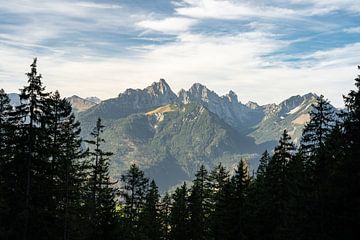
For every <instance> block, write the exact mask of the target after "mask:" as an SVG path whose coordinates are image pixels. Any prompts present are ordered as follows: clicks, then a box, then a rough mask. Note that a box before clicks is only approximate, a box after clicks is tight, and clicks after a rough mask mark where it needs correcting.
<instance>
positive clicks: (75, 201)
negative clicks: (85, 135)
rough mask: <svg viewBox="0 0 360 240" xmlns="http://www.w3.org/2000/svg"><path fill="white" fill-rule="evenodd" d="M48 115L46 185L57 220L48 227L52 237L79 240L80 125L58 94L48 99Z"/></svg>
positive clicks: (82, 178) (81, 190)
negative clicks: (48, 165) (47, 170)
mask: <svg viewBox="0 0 360 240" xmlns="http://www.w3.org/2000/svg"><path fill="white" fill-rule="evenodd" d="M47 113H48V115H49V117H48V118H47V121H46V126H47V128H46V130H47V133H48V136H49V137H50V139H51V142H49V144H51V150H50V154H51V155H50V164H51V171H50V174H49V178H50V180H49V184H51V186H52V189H51V192H50V193H51V194H52V196H53V197H52V199H53V201H54V206H53V210H52V211H53V215H54V216H56V217H57V218H56V220H55V222H56V224H51V225H50V226H48V228H49V229H54V228H55V229H54V230H53V231H52V232H53V235H54V236H61V239H64V240H66V239H70V238H75V237H76V238H79V237H80V236H81V235H84V231H81V230H80V228H79V226H81V225H83V224H81V223H83V218H84V209H83V205H84V204H83V194H84V183H85V181H86V170H87V168H86V166H85V165H84V161H83V157H84V155H85V152H84V151H83V150H82V148H81V143H82V140H81V138H80V136H79V135H80V123H79V122H78V121H76V120H75V116H74V114H73V113H72V108H71V105H70V103H69V102H68V101H67V100H66V99H62V98H61V97H60V94H59V93H58V92H57V91H56V92H55V93H54V94H52V95H51V96H50V98H49V99H47ZM59 226H62V227H61V228H60V227H59ZM56 230H57V231H56Z"/></svg>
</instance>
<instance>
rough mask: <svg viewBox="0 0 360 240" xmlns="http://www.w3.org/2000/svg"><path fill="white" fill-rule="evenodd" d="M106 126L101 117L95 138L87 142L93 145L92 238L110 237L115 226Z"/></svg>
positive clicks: (91, 173) (91, 174)
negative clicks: (104, 148) (103, 146)
mask: <svg viewBox="0 0 360 240" xmlns="http://www.w3.org/2000/svg"><path fill="white" fill-rule="evenodd" d="M104 128H105V126H104V125H102V123H101V119H100V118H99V119H98V120H97V122H96V126H95V128H94V129H93V131H92V132H91V136H92V137H93V139H94V140H87V141H86V142H87V143H88V144H89V145H90V146H91V150H90V152H89V154H90V156H91V163H92V164H91V169H90V179H89V189H90V198H89V210H90V211H89V213H90V215H89V220H90V224H91V227H92V234H91V236H90V238H92V239H110V238H111V234H112V232H113V228H114V226H115V207H116V201H115V196H116V191H117V190H116V189H115V188H114V187H113V185H114V184H115V182H112V181H111V179H110V176H109V165H110V162H109V156H111V155H112V153H111V152H105V151H103V149H102V144H103V143H104V142H105V140H104V139H103V138H102V133H103V131H104Z"/></svg>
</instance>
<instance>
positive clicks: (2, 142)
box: [0, 89, 14, 239]
mask: <svg viewBox="0 0 360 240" xmlns="http://www.w3.org/2000/svg"><path fill="white" fill-rule="evenodd" d="M12 110H13V108H12V106H11V105H10V99H9V97H8V95H7V94H6V93H5V91H4V90H3V89H0V226H1V227H0V238H4V239H5V238H7V236H8V235H9V234H10V233H9V231H10V228H11V226H10V225H9V220H8V219H10V217H11V216H10V215H9V207H10V204H9V198H8V197H9V195H11V194H12V193H11V180H10V179H11V163H12V158H13V156H12V152H13V149H12V145H13V142H12V138H13V134H14V131H13V122H12V121H11V112H12Z"/></svg>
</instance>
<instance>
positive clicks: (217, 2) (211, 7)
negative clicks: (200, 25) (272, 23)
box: [176, 0, 298, 20]
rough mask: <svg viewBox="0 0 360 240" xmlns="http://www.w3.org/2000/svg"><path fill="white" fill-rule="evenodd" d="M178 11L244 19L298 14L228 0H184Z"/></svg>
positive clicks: (186, 14)
mask: <svg viewBox="0 0 360 240" xmlns="http://www.w3.org/2000/svg"><path fill="white" fill-rule="evenodd" d="M183 3H184V4H182V5H180V6H179V7H177V8H176V13H177V14H179V15H182V16H188V17H193V18H213V19H228V20H231V19H242V18H250V17H266V18H291V17H295V16H298V13H297V12H296V11H294V10H292V9H288V8H280V7H273V6H269V5H263V4H257V5H254V4H249V3H247V2H242V1H241V2H240V1H226V0H184V1H183Z"/></svg>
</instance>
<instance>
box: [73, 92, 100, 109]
mask: <svg viewBox="0 0 360 240" xmlns="http://www.w3.org/2000/svg"><path fill="white" fill-rule="evenodd" d="M66 99H67V100H68V101H69V102H70V104H71V106H72V107H73V110H74V111H75V112H82V111H85V110H88V109H89V108H91V107H93V106H95V105H97V103H95V102H93V101H90V100H87V99H84V98H81V97H79V96H76V95H73V96H71V97H68V98H66Z"/></svg>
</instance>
